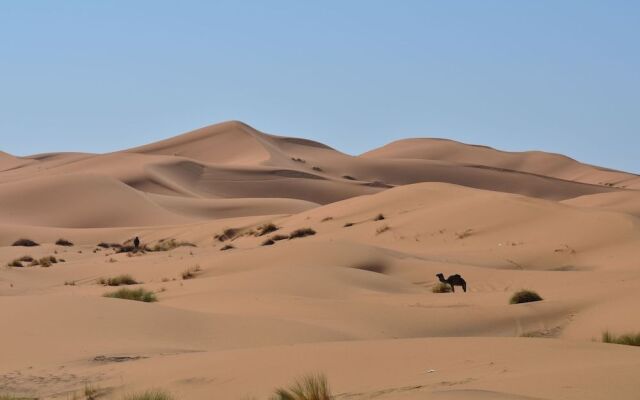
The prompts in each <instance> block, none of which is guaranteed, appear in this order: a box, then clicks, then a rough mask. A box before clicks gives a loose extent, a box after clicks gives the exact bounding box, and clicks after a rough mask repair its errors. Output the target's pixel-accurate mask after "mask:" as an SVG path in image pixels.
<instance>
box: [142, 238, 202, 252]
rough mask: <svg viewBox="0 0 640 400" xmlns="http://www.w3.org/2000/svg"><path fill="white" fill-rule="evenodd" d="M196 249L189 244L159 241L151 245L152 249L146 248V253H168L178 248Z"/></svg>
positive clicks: (165, 240)
mask: <svg viewBox="0 0 640 400" xmlns="http://www.w3.org/2000/svg"><path fill="white" fill-rule="evenodd" d="M183 246H188V247H196V245H195V244H193V243H190V242H178V241H177V240H175V239H160V240H159V241H158V243H156V244H155V245H153V246H152V247H149V248H147V249H146V250H148V251H169V250H173V249H176V248H178V247H183Z"/></svg>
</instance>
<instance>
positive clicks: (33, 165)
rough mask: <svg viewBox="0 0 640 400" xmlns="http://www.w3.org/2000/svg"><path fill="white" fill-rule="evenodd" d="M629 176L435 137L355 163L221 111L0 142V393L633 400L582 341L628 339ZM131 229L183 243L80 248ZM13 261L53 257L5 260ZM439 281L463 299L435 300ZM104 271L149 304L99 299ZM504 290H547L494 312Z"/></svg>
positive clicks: (623, 366) (634, 223) (633, 203)
mask: <svg viewBox="0 0 640 400" xmlns="http://www.w3.org/2000/svg"><path fill="white" fill-rule="evenodd" d="M314 167H316V168H314ZM635 179H636V178H635V177H634V175H632V174H626V173H622V172H617V171H611V170H607V169H604V168H599V167H592V166H588V165H583V164H580V163H578V162H576V161H573V160H570V159H567V158H565V157H563V156H559V155H553V154H544V153H502V152H498V151H496V150H493V149H487V148H482V147H476V146H467V145H462V144H458V143H454V142H449V141H442V140H426V139H424V140H411V141H405V142H396V143H393V144H391V145H389V146H386V147H383V148H381V149H378V150H375V151H372V152H370V153H368V154H365V155H363V156H359V157H354V156H349V155H346V154H343V153H340V152H338V151H336V150H334V149H331V148H329V147H327V146H324V145H322V144H320V143H317V142H313V141H308V140H303V139H295V138H287V137H281V136H275V135H268V134H264V133H261V132H259V131H257V130H255V129H253V128H251V127H249V126H247V125H245V124H242V123H240V122H228V123H223V124H219V125H214V126H211V127H206V128H203V129H200V130H197V131H194V132H191V133H187V134H184V135H181V136H177V137H175V138H172V139H168V140H165V141H161V142H158V143H152V144H149V145H146V146H142V147H138V148H135V149H130V150H125V151H121V152H114V153H110V154H86V153H52V154H42V155H36V156H30V157H14V156H10V155H8V154H6V153H0V262H1V263H2V265H3V267H2V269H0V315H1V316H2V321H3V328H2V329H0V355H1V357H0V395H2V394H15V395H20V396H37V397H39V398H72V397H73V393H74V392H75V393H77V394H80V393H81V392H82V390H83V388H84V387H85V386H86V385H88V384H89V385H93V386H96V387H100V388H101V389H102V390H103V392H104V394H103V396H104V398H114V399H119V398H120V397H121V396H122V395H123V394H125V393H127V392H130V391H133V390H143V389H147V388H152V387H160V388H163V389H166V390H169V391H171V392H172V393H173V394H174V395H175V396H176V398H179V399H210V398H215V397H218V398H237V399H241V398H250V397H255V398H268V396H269V395H270V393H272V390H273V389H274V388H275V387H276V386H281V385H285V384H287V383H288V382H289V381H291V380H292V379H293V378H295V377H297V376H300V375H302V374H305V373H313V372H323V373H326V374H327V376H328V378H329V380H330V383H331V385H332V388H333V392H334V393H335V394H336V395H337V397H336V398H338V399H340V398H345V399H347V398H350V399H378V398H379V399H456V400H460V399H472V400H482V399H580V400H583V399H602V398H616V399H636V398H637V395H638V393H640V384H639V383H638V380H637V378H636V375H637V369H638V367H640V348H637V347H632V346H622V345H615V344H605V343H601V342H600V336H601V334H602V332H603V331H605V330H609V331H611V332H613V333H616V334H623V333H633V332H639V331H640V313H638V312H637V310H638V307H640V297H639V296H638V295H637V293H638V290H639V289H640V269H639V268H638V262H637V260H638V259H639V256H640V220H638V216H639V215H640V209H639V208H638V207H637V203H638V201H640V198H639V197H638V193H639V192H637V191H636V190H633V188H634V187H635V185H636V183H635V182H636V181H635ZM606 183H615V185H613V186H615V187H612V186H611V185H607V184H606ZM622 186H626V187H627V188H626V189H625V188H622ZM268 223H272V224H274V225H275V226H276V227H277V231H275V232H270V233H268V234H266V235H262V236H259V232H260V229H261V228H260V227H261V226H264V224H268ZM301 228H311V229H313V231H314V232H315V234H313V235H310V236H306V237H301V238H295V239H286V238H285V239H283V240H278V241H275V242H274V243H271V244H270V245H264V244H265V241H266V240H268V239H269V238H273V237H274V236H275V235H288V234H290V233H291V232H294V231H295V230H298V229H301ZM225 231H226V236H225V237H223V239H225V240H224V241H221V239H219V237H220V235H222V234H223V232H225ZM134 236H140V237H141V239H142V241H143V245H147V246H149V247H154V246H155V245H158V244H162V243H167V240H168V239H175V240H176V241H177V242H185V243H190V244H191V245H190V246H182V247H178V248H175V249H172V250H169V251H147V252H144V253H143V252H137V253H136V252H133V253H131V252H129V253H127V252H124V253H117V252H116V251H115V250H114V249H104V248H101V247H96V245H97V244H98V243H99V242H109V243H124V242H126V241H128V240H129V239H131V238H132V237H134ZM23 237H24V238H30V239H32V240H35V241H37V242H39V243H40V244H41V245H40V246H37V247H17V246H11V244H12V243H13V241H14V240H16V239H18V238H23ZM58 238H65V239H68V240H70V241H72V242H74V244H75V245H74V246H72V247H64V246H57V245H55V244H54V242H55V241H56V240H57V239H58ZM229 245H231V248H228V249H225V246H229ZM223 249H225V251H221V250H223ZM25 255H29V256H31V257H33V258H35V259H39V258H41V257H45V256H51V255H53V256H55V257H56V258H58V259H63V260H64V262H58V263H56V264H53V265H51V266H49V267H46V268H45V267H41V266H28V265H29V262H25V263H24V265H25V266H24V267H8V266H5V265H6V264H7V263H9V262H10V261H12V260H14V259H17V258H20V257H22V256H25ZM186 271H191V276H186V275H185V272H186ZM439 272H442V273H444V274H445V275H450V274H454V273H459V274H461V275H462V276H464V278H465V279H466V280H467V283H468V291H467V292H466V293H464V292H462V291H461V289H460V288H457V290H456V293H434V292H433V291H432V289H433V287H434V286H435V285H436V283H437V278H436V277H435V275H436V274H437V273H439ZM120 274H130V275H132V276H133V277H134V278H135V279H136V280H137V281H138V282H140V283H138V284H136V285H134V286H133V287H134V288H140V287H142V288H145V289H146V290H150V291H153V292H154V293H155V294H156V296H157V298H158V302H156V303H142V302H135V301H128V300H122V299H114V298H105V297H102V295H103V294H104V293H105V292H110V291H113V290H115V289H117V288H115V287H106V286H103V285H101V284H99V280H100V279H101V278H110V277H114V276H117V275H120ZM185 276H186V277H187V278H190V279H185ZM520 289H532V290H535V291H537V292H538V293H539V294H540V295H541V296H542V297H543V298H544V300H543V301H540V302H533V303H526V304H517V305H511V304H509V299H510V297H511V295H512V294H513V293H514V292H515V291H518V290H520Z"/></svg>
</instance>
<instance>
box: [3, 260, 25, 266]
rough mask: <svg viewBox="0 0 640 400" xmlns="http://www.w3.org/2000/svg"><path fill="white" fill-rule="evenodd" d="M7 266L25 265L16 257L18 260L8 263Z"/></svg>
mask: <svg viewBox="0 0 640 400" xmlns="http://www.w3.org/2000/svg"><path fill="white" fill-rule="evenodd" d="M7 267H15V268H22V267H24V265H22V262H20V260H19V259H16V260H13V261H11V262H10V263H8V264H7Z"/></svg>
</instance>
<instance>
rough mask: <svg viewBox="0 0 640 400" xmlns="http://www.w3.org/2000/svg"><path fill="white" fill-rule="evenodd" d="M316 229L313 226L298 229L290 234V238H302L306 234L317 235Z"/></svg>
mask: <svg viewBox="0 0 640 400" xmlns="http://www.w3.org/2000/svg"><path fill="white" fill-rule="evenodd" d="M315 234H316V231H314V230H313V229H311V228H300V229H296V230H295V231H293V232H291V233H290V234H289V240H291V239H296V238H302V237H305V236H312V235H315Z"/></svg>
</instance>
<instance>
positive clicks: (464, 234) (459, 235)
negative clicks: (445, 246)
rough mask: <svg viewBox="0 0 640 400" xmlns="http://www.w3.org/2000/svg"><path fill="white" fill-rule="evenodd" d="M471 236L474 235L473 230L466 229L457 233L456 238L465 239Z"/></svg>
mask: <svg viewBox="0 0 640 400" xmlns="http://www.w3.org/2000/svg"><path fill="white" fill-rule="evenodd" d="M471 235H473V229H466V230H465V231H464V232H456V237H457V238H458V239H465V238H468V237H469V236H471Z"/></svg>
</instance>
